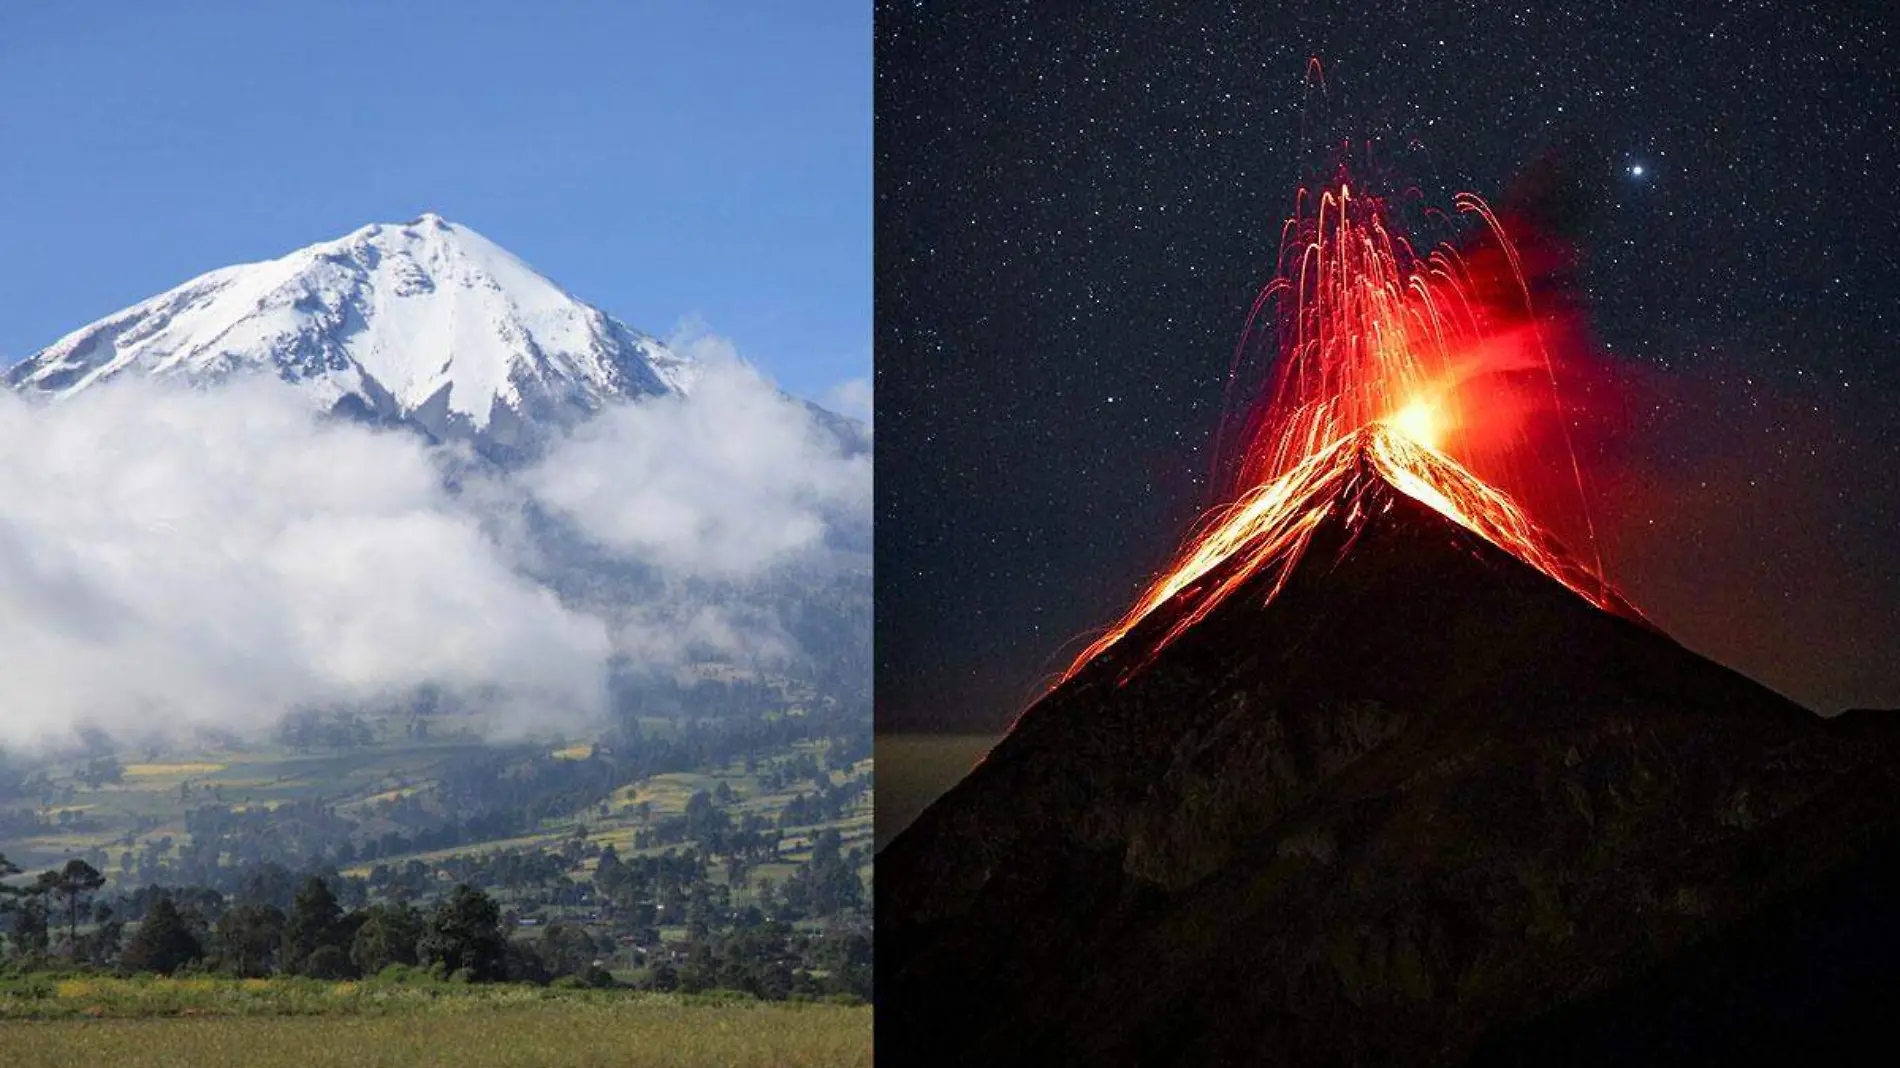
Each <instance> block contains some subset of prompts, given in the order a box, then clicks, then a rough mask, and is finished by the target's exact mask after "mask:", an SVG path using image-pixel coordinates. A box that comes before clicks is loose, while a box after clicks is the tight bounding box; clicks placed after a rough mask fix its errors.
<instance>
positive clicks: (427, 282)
mask: <svg viewBox="0 0 1900 1068" xmlns="http://www.w3.org/2000/svg"><path fill="white" fill-rule="evenodd" d="M246 370H263V371H267V372H270V373H274V374H276V375H278V376H279V377H281V378H283V379H284V380H286V381H289V382H291V383H294V384H295V385H296V386H297V387H298V388H299V389H300V390H302V391H303V392H305V393H307V394H309V395H310V396H311V398H312V400H313V402H315V403H317V404H319V405H320V406H322V407H323V408H324V409H326V410H333V411H338V412H341V413H346V414H351V415H355V416H359V417H363V418H370V419H374V420H379V421H390V422H395V421H402V422H407V423H410V424H413V425H415V426H417V427H419V428H421V429H423V430H425V431H427V432H428V433H430V434H431V435H433V436H435V437H437V438H468V439H472V440H474V441H475V442H476V443H477V444H478V445H479V446H490V447H494V448H498V449H502V450H506V449H512V448H516V447H519V446H521V445H524V444H526V443H528V442H529V441H531V440H532V439H533V438H534V437H535V432H536V429H537V428H538V427H540V426H541V425H543V424H561V423H565V422H567V421H569V420H571V419H573V418H575V417H578V416H581V415H584V414H586V413H590V412H593V411H595V410H598V409H599V407H600V406H601V405H602V404H603V403H605V402H607V401H609V400H611V399H614V398H620V397H637V396H642V395H650V394H662V393H669V392H682V391H685V390H686V389H688V388H689V387H690V382H691V380H692V367H691V365H690V363H689V362H688V361H686V360H684V359H682V358H681V357H679V356H678V355H676V354H674V353H673V352H671V351H670V350H669V349H667V347H666V346H665V345H663V344H661V343H660V342H659V341H657V340H655V339H653V338H651V337H648V336H646V335H644V334H641V333H639V332H638V331H635V330H632V329H630V328H629V327H627V326H626V325H624V324H622V323H620V322H619V321H618V320H615V319H614V318H612V317H611V316H608V315H606V314H605V313H603V312H601V311H599V310H598V309H596V308H593V307H590V306H588V305H586V304H583V303H581V302H580V301H578V300H576V299H574V298H573V297H572V296H570V295H568V294H567V293H566V292H565V291H563V290H562V289H561V288H560V287H559V286H556V285H555V284H554V283H552V282H550V281H548V280H547V279H546V278H544V277H542V276H541V275H540V274H537V273H536V272H535V271H534V270H533V269H532V268H530V267H528V266H527V265H526V264H524V263H522V262H521V261H520V260H518V259H516V258H515V257H514V256H512V255H510V254H509V253H508V252H506V251H504V250H503V249H501V248H500V247H498V246H497V245H495V244H494V243H492V242H490V241H489V240H488V239H486V238H484V237H482V236H481V235H480V234H477V233H475V232H474V231H473V230H470V229H468V228H467V227H464V226H460V225H457V224H455V223H451V222H448V221H446V220H444V219H442V218H441V217H440V216H436V215H433V214H430V215H423V216H422V217H421V218H418V219H416V220H414V221H413V222H410V223H406V224H402V225H372V226H366V227H364V228H362V229H360V230H357V231H356V232H354V233H352V234H349V235H347V236H345V237H342V238H339V239H337V240H334V241H326V242H323V243H320V244H316V245H311V246H309V247H307V248H303V249H299V250H297V251H295V252H292V253H290V254H289V255H286V256H283V257H281V258H278V259H275V260H269V261H266V262H262V263H249V264H241V265H238V266H234V267H226V268H223V269H220V270H216V271H212V272H210V273H208V274H204V275H201V276H199V277H197V278H194V279H192V280H191V281H189V282H186V283H184V284H183V285H181V286H178V287H177V288H175V289H172V290H169V291H167V292H165V293H161V294H159V295H158V296H155V297H152V298H151V299H149V300H145V301H141V302H140V303H138V304H136V305H133V306H132V307H130V308H127V309H125V310H124V311H121V312H118V313H117V314H114V315H110V316H107V317H106V318H104V319H101V320H99V321H98V322H95V323H92V324H90V325H88V326H85V327H82V328H81V329H79V330H76V331H74V332H72V333H71V334H68V335H66V336H65V337H63V338H61V339H60V340H59V341H57V342H55V343H53V344H52V345H50V346H48V347H47V348H45V349H43V350H41V351H40V352H38V353H36V354H34V355H33V356H31V357H29V358H28V359H26V360H25V361H23V362H21V363H20V364H18V365H16V366H15V367H13V368H12V369H10V370H9V371H8V373H7V381H8V384H10V385H12V386H14V387H15V388H18V389H20V390H22V391H26V392H30V393H43V394H52V395H55V396H64V395H68V394H71V393H75V392H78V391H80V390H83V389H86V388H88V387H90V386H92V385H95V384H97V383H99V382H103V381H107V380H110V379H111V378H113V377H114V376H116V375H119V374H122V373H126V372H128V371H131V372H140V373H145V374H151V375H157V376H165V377H179V378H184V379H187V380H191V381H216V380H218V379H221V378H223V377H225V376H228V375H230V374H233V373H238V372H242V371H246Z"/></svg>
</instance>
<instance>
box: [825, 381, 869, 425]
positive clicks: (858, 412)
mask: <svg viewBox="0 0 1900 1068" xmlns="http://www.w3.org/2000/svg"><path fill="white" fill-rule="evenodd" d="M871 401H872V395H871V378H870V376H869V375H866V376H864V377H862V378H847V379H845V380H844V381H843V382H840V383H838V384H837V385H835V386H832V387H831V388H830V389H828V390H826V391H825V396H824V398H823V402H822V403H823V404H824V406H825V407H827V408H830V409H831V410H832V411H834V412H841V413H843V414H845V415H848V416H850V417H851V418H853V419H859V420H862V421H864V422H866V423H869V422H870V421H871V410H872V403H871Z"/></svg>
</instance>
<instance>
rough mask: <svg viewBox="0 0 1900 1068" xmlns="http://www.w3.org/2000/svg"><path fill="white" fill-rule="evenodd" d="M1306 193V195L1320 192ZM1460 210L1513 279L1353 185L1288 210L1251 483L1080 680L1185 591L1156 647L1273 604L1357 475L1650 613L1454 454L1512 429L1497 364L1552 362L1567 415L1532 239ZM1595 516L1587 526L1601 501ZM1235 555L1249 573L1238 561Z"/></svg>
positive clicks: (1090, 654) (1122, 624)
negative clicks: (1416, 233) (1301, 209)
mask: <svg viewBox="0 0 1900 1068" xmlns="http://www.w3.org/2000/svg"><path fill="white" fill-rule="evenodd" d="M1301 197H1302V204H1304V201H1305V197H1306V193H1305V192H1304V191H1302V194H1301ZM1457 205H1458V208H1459V210H1460V211H1461V212H1465V213H1471V214H1476V215H1478V216H1479V217H1480V218H1481V219H1482V220H1483V221H1484V223H1485V224H1486V225H1487V226H1488V228H1489V231H1490V234H1491V235H1492V236H1493V237H1494V238H1495V240H1496V242H1497V244H1498V245H1500V246H1501V247H1502V252H1503V259H1504V263H1505V265H1506V266H1505V267H1504V268H1502V269H1500V270H1498V271H1497V272H1495V273H1496V274H1498V275H1501V276H1502V278H1503V279H1504V280H1505V281H1506V282H1507V283H1508V285H1506V286H1500V285H1496V284H1491V283H1495V282H1496V281H1497V280H1498V279H1496V278H1491V277H1489V276H1487V275H1485V274H1484V272H1482V271H1474V268H1473V265H1472V264H1471V262H1469V261H1468V260H1467V258H1466V257H1465V256H1464V255H1463V254H1461V253H1460V252H1459V251H1458V250H1457V249H1456V248H1454V247H1452V246H1451V245H1448V244H1441V245H1438V246H1437V247H1435V248H1433V249H1432V250H1431V251H1430V252H1428V253H1425V254H1422V255H1421V254H1419V253H1418V252H1417V251H1416V250H1415V249H1414V248H1413V247H1412V245H1411V244H1410V242H1409V241H1408V240H1407V239H1406V238H1405V237H1404V236H1403V235H1399V234H1394V233H1393V232H1392V231H1391V230H1390V229H1388V227H1387V224H1386V220H1385V212H1384V205H1383V203H1382V202H1381V201H1380V200H1379V199H1378V198H1374V197H1365V196H1357V195H1355V194H1354V193H1353V192H1352V190H1351V189H1350V187H1348V186H1346V185H1344V184H1341V185H1339V186H1338V187H1337V188H1335V189H1329V190H1327V191H1325V192H1324V193H1322V194H1321V195H1320V196H1319V198H1318V203H1317V212H1316V214H1315V215H1313V216H1312V217H1307V216H1305V215H1304V214H1303V213H1296V214H1295V216H1294V217H1293V218H1292V219H1289V220H1288V222H1287V225H1286V228H1285V230H1284V231H1283V234H1282V242H1281V256H1280V264H1279V271H1278V274H1277V277H1276V278H1275V279H1274V281H1273V282H1272V283H1270V284H1269V285H1268V286H1267V287H1266V288H1265V289H1264V290H1263V291H1262V292H1261V295H1260V297H1259V299H1258V300H1257V301H1256V302H1255V304H1254V307H1253V311H1252V313H1251V314H1250V316H1249V319H1248V327H1247V333H1248V335H1249V336H1251V335H1253V334H1254V331H1255V329H1256V325H1257V321H1258V320H1260V318H1261V317H1262V315H1263V313H1265V312H1266V311H1267V309H1268V308H1269V307H1272V308H1274V309H1276V312H1277V318H1276V319H1275V320H1274V323H1273V325H1274V327H1275V329H1276V330H1277V337H1276V338H1275V339H1274V341H1275V345H1276V350H1275V351H1276V352H1277V354H1278V358H1277V362H1276V364H1275V366H1274V372H1273V377H1272V379H1271V381H1270V384H1269V387H1268V389H1267V391H1266V394H1265V402H1264V403H1263V404H1261V405H1259V406H1258V408H1257V409H1256V410H1255V412H1254V413H1253V416H1252V418H1251V420H1250V423H1249V425H1248V426H1247V427H1246V428H1245V436H1246V449H1245V451H1244V453H1243V454H1242V456H1241V458H1240V464H1239V473H1240V474H1239V479H1240V481H1239V485H1240V486H1242V487H1244V488H1243V490H1242V492H1240V493H1239V494H1238V495H1237V496H1236V499H1235V500H1234V501H1233V503H1231V504H1229V505H1226V506H1224V507H1222V508H1218V509H1216V510H1215V511H1214V512H1212V513H1210V514H1209V515H1208V516H1207V517H1205V518H1204V519H1203V521H1202V522H1201V523H1200V524H1198V526H1197V529H1196V532H1195V533H1194V534H1193V535H1191V536H1190V538H1189V539H1188V543H1187V545H1186V546H1185V548H1184V550H1183V552H1182V553H1181V555H1180V556H1179V557H1178V558H1177V559H1176V561H1175V563H1174V564H1173V565H1171V566H1170V567H1169V568H1168V570H1167V571H1166V572H1165V573H1164V574H1163V575H1162V576H1161V577H1160V578H1158V579H1157V580H1156V581H1155V582H1154V583H1153V585H1151V586H1150V587H1149V588H1148V590H1147V591H1146V592H1145V593H1144V594H1143V595H1142V596H1141V598H1140V599H1139V600H1138V601H1137V602H1136V603H1135V605H1134V607H1133V608H1132V609H1130V611H1129V612H1128V613H1127V614H1126V615H1125V616H1123V617H1122V619H1121V620H1120V621H1118V622H1117V623H1116V624H1115V625H1114V626H1113V627H1111V628H1109V630H1108V631H1107V632H1106V633H1104V634H1103V635H1102V636H1101V637H1100V638H1098V639H1097V640H1096V641H1094V642H1093V643H1092V644H1090V645H1089V646H1088V648H1086V649H1084V650H1083V651H1082V653H1081V654H1080V655H1079V656H1078V657H1076V659H1075V660H1074V662H1073V663H1072V664H1071V665H1070V666H1069V668H1068V670H1067V671H1065V672H1064V673H1063V675H1062V679H1064V680H1066V679H1068V678H1071V677H1073V676H1074V675H1075V674H1076V673H1077V672H1079V671H1080V670H1081V669H1082V668H1083V667H1084V666H1086V665H1087V664H1088V663H1090V662H1091V661H1093V660H1094V659H1095V658H1096V657H1097V656H1099V655H1100V654H1101V653H1102V652H1103V651H1105V650H1107V649H1108V648H1110V647H1111V646H1113V645H1115V644H1116V643H1118V642H1120V641H1122V640H1123V639H1124V638H1125V637H1126V636H1127V635H1128V633H1129V632H1130V631H1131V630H1133V629H1134V628H1135V626H1136V625H1137V624H1139V623H1140V622H1141V621H1142V620H1143V619H1144V618H1146V617H1147V616H1148V615H1149V614H1150V613H1151V612H1153V611H1154V610H1155V609H1157V608H1159V607H1161V606H1162V605H1163V604H1165V603H1168V602H1169V601H1171V600H1174V599H1176V598H1177V597H1178V598H1181V603H1182V605H1183V606H1184V608H1185V609H1186V610H1185V611H1184V612H1183V613H1182V614H1181V616H1180V617H1179V619H1177V620H1176V621H1175V622H1174V623H1173V624H1172V626H1170V627H1169V628H1168V630H1167V631H1166V633H1165V634H1163V635H1161V636H1160V637H1159V638H1158V639H1152V640H1151V642H1150V648H1149V649H1148V650H1146V651H1147V653H1148V654H1149V655H1152V654H1153V653H1155V652H1158V651H1159V650H1160V649H1161V648H1163V647H1165V646H1166V645H1167V644H1168V643H1170V642H1172V641H1173V640H1174V639H1175V638H1177V637H1179V636H1180V634H1181V633H1182V632H1184V631H1186V630H1187V629H1188V628H1189V627H1192V626H1193V625H1194V624H1195V623H1197V622H1199V621H1200V620H1201V619H1202V618H1204V617H1205V616H1206V615H1207V613H1208V612H1210V611H1212V610H1213V609H1214V607H1215V606H1217V605H1218V604H1220V603H1221V602H1222V600H1224V599H1225V598H1226V597H1227V596H1229V595H1230V594H1232V593H1233V592H1234V591H1236V590H1238V589H1239V588H1241V587H1242V586H1243V585H1246V584H1248V583H1250V582H1253V581H1255V580H1256V579H1260V578H1264V579H1265V580H1266V581H1265V589H1266V591H1267V593H1266V598H1267V599H1268V600H1271V599H1272V598H1273V597H1274V596H1276V595H1277V594H1278V593H1279V591H1280V589H1281V587H1282V586H1283V585H1284V583H1285V582H1286V579H1287V578H1288V577H1289V576H1290V575H1291V573H1292V571H1293V566H1294V564H1296V563H1297V562H1298V561H1299V560H1300V558H1301V557H1302V555H1303V554H1304V553H1305V550H1306V548H1307V545H1308V542H1309V541H1310V539H1311V536H1312V533H1313V531H1314V530H1315V529H1316V528H1317V527H1318V526H1319V525H1320V523H1321V522H1323V521H1324V520H1325V519H1327V518H1328V516H1330V515H1332V514H1333V512H1334V511H1335V509H1337V508H1339V507H1342V506H1346V507H1353V508H1357V507H1360V504H1359V503H1358V501H1359V500H1360V499H1359V498H1357V497H1355V496H1354V495H1353V494H1351V493H1350V492H1347V491H1349V490H1350V489H1351V488H1352V487H1351V486H1350V485H1349V482H1350V480H1353V479H1357V478H1363V477H1366V476H1367V475H1368V474H1370V475H1372V476H1376V477H1379V478H1382V479H1384V480H1385V481H1386V482H1388V483H1390V484H1391V485H1392V486H1393V487H1395V488H1397V489H1398V490H1399V491H1401V492H1403V493H1404V494H1406V495H1407V496H1410V497H1412V498H1415V499H1416V500H1418V501H1420V502H1422V503H1424V504H1426V505H1428V506H1430V507H1431V508H1433V509H1435V510H1437V511H1438V512H1440V513H1441V514H1443V515H1445V516H1446V517H1448V518H1450V519H1451V520H1453V521H1454V522H1456V523H1458V524H1459V525H1460V526H1462V527H1464V528H1466V529H1467V530H1470V531H1472V532H1474V533H1476V534H1478V535H1480V536H1482V537H1484V538H1485V539H1486V540H1488V541H1490V542H1492V543H1493V544H1495V545H1497V546H1499V547H1501V548H1503V549H1504V550H1506V551H1507V552H1510V553H1511V554H1512V555H1514V556H1516V557H1517V558H1519V559H1520V560H1523V561H1524V562H1525V563H1527V564H1529V565H1531V566H1532V567H1535V568H1537V569H1538V570H1540V571H1542V572H1544V573H1545V574H1547V575H1549V576H1550V577H1552V578H1554V579H1556V580H1557V581H1559V582H1561V583H1563V584H1564V585H1565V586H1567V587H1569V588H1570V589H1572V590H1574V591H1575V592H1577V593H1578V594H1579V595H1581V596H1583V597H1584V598H1586V599H1588V600H1590V601H1591V602H1592V603H1594V604H1596V605H1597V606H1598V607H1601V608H1604V609H1605V610H1608V611H1614V612H1619V613H1621V614H1625V615H1632V616H1635V615H1636V613H1635V610H1634V609H1633V608H1631V607H1630V606H1629V605H1628V604H1627V602H1624V601H1623V600H1622V599H1621V598H1620V597H1618V596H1617V595H1616V594H1615V593H1614V592H1613V591H1612V590H1610V588H1609V587H1608V585H1607V584H1606V583H1605V582H1604V581H1603V579H1602V577H1601V574H1600V573H1601V570H1602V569H1601V566H1600V563H1599V564H1598V565H1597V566H1595V567H1594V568H1592V567H1588V566H1585V565H1584V564H1582V563H1580V562H1578V561H1576V560H1573V559H1571V558H1570V557H1569V556H1568V555H1567V554H1565V553H1564V551H1563V550H1562V549H1561V548H1559V547H1558V546H1557V544H1556V543H1555V541H1554V540H1553V539H1552V538H1551V537H1550V536H1549V535H1548V534H1546V533H1545V532H1544V530H1543V529H1542V528H1541V527H1539V525H1538V524H1537V523H1535V522H1533V521H1532V520H1531V518H1530V517H1529V516H1528V515H1526V514H1525V513H1524V511H1523V510H1522V509H1521V508H1520V507H1519V506H1518V505H1517V504H1516V503H1514V502H1513V501H1512V500H1511V498H1509V497H1508V496H1506V495H1505V494H1504V493H1503V492H1502V491H1501V490H1499V489H1497V488H1495V487H1493V486H1491V485H1488V484H1487V483H1485V482H1484V481H1483V480H1482V479H1480V478H1478V477H1477V476H1476V475H1474V474H1472V473H1471V471H1470V470H1469V469H1468V468H1467V467H1466V466H1465V465H1463V464H1461V463H1460V462H1459V461H1458V460H1456V459H1454V458H1453V456H1454V455H1455V454H1457V453H1458V452H1460V451H1461V450H1463V449H1475V448H1482V447H1486V446H1487V445H1488V444H1489V443H1493V442H1496V441H1498V440H1500V438H1501V437H1508V436H1509V435H1508V434H1503V435H1501V434H1500V433H1499V432H1498V426H1497V424H1499V423H1501V422H1502V421H1503V420H1504V419H1505V418H1506V417H1505V415H1504V414H1503V412H1504V410H1505V409H1506V408H1508V407H1509V406H1510V401H1509V399H1508V398H1505V397H1503V396H1502V395H1500V394H1499V393H1498V392H1496V390H1495V389H1493V388H1489V387H1487V386H1486V385H1485V383H1487V382H1492V381H1496V380H1497V378H1498V375H1496V374H1493V372H1507V371H1521V370H1527V369H1531V370H1534V369H1537V368H1538V367H1539V366H1540V365H1541V368H1542V370H1543V371H1544V372H1545V376H1546V377H1547V378H1548V381H1549V384H1550V388H1551V397H1550V398H1549V402H1550V404H1551V405H1552V406H1553V407H1554V409H1555V411H1556V414H1557V416H1558V418H1559V419H1562V418H1564V413H1563V409H1562V405H1561V402H1560V401H1559V400H1558V398H1557V397H1556V376H1555V372H1554V370H1553V369H1552V367H1551V364H1550V357H1549V356H1548V354H1547V352H1545V350H1544V349H1543V343H1542V341H1541V339H1540V337H1539V333H1538V326H1537V322H1536V320H1535V318H1534V317H1533V315H1532V309H1531V308H1530V302H1529V287H1528V286H1527V285H1526V283H1525V280H1524V275H1523V268H1522V265H1521V263H1520V261H1519V259H1518V256H1517V253H1516V251H1515V249H1514V248H1513V247H1512V245H1511V243H1510V240H1509V239H1508V238H1507V237H1506V235H1505V233H1504V230H1503V227H1502V226H1501V225H1500V224H1499V223H1498V220H1497V218H1496V217H1495V216H1494V215H1493V214H1492V213H1491V211H1490V209H1489V208H1488V207H1487V206H1486V205H1485V204H1484V203H1483V201H1481V200H1479V199H1478V198H1477V197H1475V196H1472V195H1470V194H1461V195H1460V196H1459V197H1458V199H1457ZM1507 288H1508V290H1509V293H1508V294H1503V295H1501V294H1500V292H1499V291H1500V290H1501V289H1507ZM1507 302H1508V303H1509V304H1510V305H1514V306H1511V307H1506V306H1504V305H1505V304H1506V303H1507ZM1242 344H1243V346H1244V345H1245V344H1246V342H1245V340H1243V342H1242ZM1487 421H1490V424H1491V425H1487ZM1564 447H1565V451H1566V452H1567V453H1569V457H1568V459H1569V468H1568V470H1567V471H1561V472H1559V473H1560V474H1564V475H1569V476H1571V477H1572V478H1574V480H1575V484H1576V491H1577V494H1578V498H1579V500H1580V502H1581V501H1582V499H1583V497H1584V494H1583V482H1582V474H1581V471H1580V469H1579V468H1578V466H1577V462H1576V458H1575V454H1574V452H1573V451H1572V450H1570V448H1569V439H1568V431H1567V428H1566V431H1565V437H1564ZM1342 502H1353V503H1350V504H1343V503H1342ZM1584 517H1585V522H1586V524H1587V523H1588V522H1589V519H1588V507H1587V503H1585V506H1584ZM1346 518H1347V520H1348V521H1349V522H1358V521H1362V520H1363V519H1364V518H1365V517H1363V516H1348V517H1346ZM1590 537H1591V539H1592V540H1593V541H1594V532H1593V531H1592V533H1591V535H1590ZM1592 548H1593V549H1594V546H1592ZM1228 561H1235V562H1236V566H1232V567H1222V565H1223V564H1225V563H1227V562H1228ZM1217 569H1219V574H1218V577H1216V578H1213V579H1211V580H1210V579H1209V577H1210V575H1212V574H1214V573H1215V572H1216V570H1217ZM1204 580H1208V581H1204ZM1638 618H1640V617H1638Z"/></svg>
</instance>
